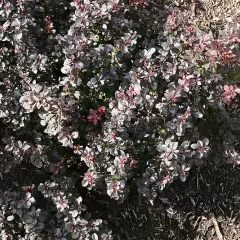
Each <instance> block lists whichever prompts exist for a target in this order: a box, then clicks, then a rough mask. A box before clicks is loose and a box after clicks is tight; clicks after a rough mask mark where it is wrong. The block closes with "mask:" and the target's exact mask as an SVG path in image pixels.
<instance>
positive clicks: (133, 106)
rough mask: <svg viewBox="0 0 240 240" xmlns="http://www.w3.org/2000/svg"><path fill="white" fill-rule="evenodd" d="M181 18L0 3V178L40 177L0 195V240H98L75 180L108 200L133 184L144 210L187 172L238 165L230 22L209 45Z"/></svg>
mask: <svg viewBox="0 0 240 240" xmlns="http://www.w3.org/2000/svg"><path fill="white" fill-rule="evenodd" d="M166 11H168V16H167V19H165V20H164V17H165V15H166V14H165V12H166ZM187 16H188V13H187V12H181V11H179V10H178V9H171V8H167V7H166V9H165V10H164V11H160V10H159V9H156V7H155V5H153V4H152V3H151V1H148V0H145V1H143V0H129V1H128V0H126V1H123V0H91V1H90V0H74V1H72V2H71V3H70V4H69V2H68V1H65V0H61V1H57V2H55V1H50V0H47V1H31V0H9V1H4V0H2V1H0V51H1V54H0V73H1V81H0V124H1V128H0V133H1V144H0V173H8V172H11V171H14V169H16V168H17V167H18V165H19V164H21V163H22V162H30V163H31V164H32V165H34V166H35V167H36V168H38V169H39V170H40V171H42V172H50V173H51V179H43V181H42V183H41V184H39V186H38V188H37V189H34V190H32V192H31V191H27V192H26V191H23V190H21V189H16V190H11V189H9V191H1V192H0V201H1V204H0V205H1V209H0V219H1V220H0V228H1V232H0V236H1V239H16V238H17V239H56V240H57V239H59V240H60V239H61V240H63V239H85V240H87V239H92V240H98V239H103V240H110V239H113V238H112V235H111V232H110V231H109V230H107V229H106V227H105V226H104V224H103V223H102V222H103V221H102V220H100V219H92V217H91V216H90V214H89V213H88V212H87V209H86V207H85V206H84V204H83V203H82V202H83V198H84V196H80V193H79V192H78V191H77V188H76V185H77V184H76V183H77V181H78V180H79V179H80V180H81V183H82V187H84V188H88V190H92V191H93V190H98V191H102V192H103V193H106V194H108V195H109V196H110V197H111V198H113V199H116V200H123V199H124V198H126V196H127V194H128V191H129V182H133V181H132V180H134V181H135V183H136V184H137V186H138V189H139V192H140V193H141V194H142V195H144V196H146V197H147V198H148V199H149V200H150V201H153V200H154V199H157V198H158V196H159V194H161V191H162V190H163V189H164V187H165V186H166V184H168V183H171V182H172V181H173V180H174V179H176V178H180V179H181V180H182V181H185V180H186V176H187V173H188V171H189V170H190V169H191V167H192V166H193V165H197V166H199V165H201V164H205V163H207V162H209V159H213V160H216V161H217V162H219V161H221V162H223V163H232V164H239V163H240V144H239V138H238V135H239V132H240V127H239V126H240V124H239V123H240V111H239V109H240V108H239V104H240V98H239V95H240V74H239V72H240V67H239V59H240V58H239V57H240V49H239V43H240V22H239V19H233V20H232V21H231V22H229V23H228V24H227V25H226V28H225V29H224V30H222V31H220V32H219V34H218V36H215V37H214V36H213V34H212V33H211V32H209V33H205V32H203V31H201V30H199V29H196V28H193V27H192V26H191V24H189V22H188V17H187ZM38 191H40V192H41V193H42V195H43V197H44V198H45V201H46V202H47V206H46V207H45V208H43V209H40V208H38V205H37V202H38V199H37V198H35V197H34V194H35V193H36V192H38ZM23 232H24V233H23Z"/></svg>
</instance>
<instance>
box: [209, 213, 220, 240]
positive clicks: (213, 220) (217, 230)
mask: <svg viewBox="0 0 240 240" xmlns="http://www.w3.org/2000/svg"><path fill="white" fill-rule="evenodd" d="M211 220H212V222H213V225H214V227H215V231H216V234H217V237H218V239H219V240H223V235H222V233H221V232H220V229H219V226H218V222H217V220H216V218H215V216H214V213H211Z"/></svg>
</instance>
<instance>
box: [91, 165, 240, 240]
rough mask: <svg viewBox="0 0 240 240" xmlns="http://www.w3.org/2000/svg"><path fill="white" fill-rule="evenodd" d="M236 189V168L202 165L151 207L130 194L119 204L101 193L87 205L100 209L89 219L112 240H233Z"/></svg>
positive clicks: (239, 198)
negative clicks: (101, 224)
mask: <svg viewBox="0 0 240 240" xmlns="http://www.w3.org/2000/svg"><path fill="white" fill-rule="evenodd" d="M239 185H240V167H239V166H231V165H222V166H218V167H216V166H211V167H210V166H206V167H202V168H198V169H197V168H195V169H192V171H190V175H189V177H188V178H187V181H186V182H184V183H182V182H181V181H178V180H177V181H175V182H173V183H172V184H170V185H169V186H168V187H167V188H165V189H164V191H163V192H162V194H161V197H160V199H159V200H157V201H156V202H155V204H154V206H152V205H151V204H150V203H149V202H148V201H147V199H144V198H143V197H141V196H139V195H138V193H137V191H136V190H132V191H131V195H130V196H129V197H128V199H127V200H126V201H125V202H124V203H122V204H119V203H117V202H115V201H113V200H109V199H106V198H105V197H104V198H103V197H102V196H101V195H95V198H92V197H90V198H89V199H88V201H87V202H88V205H89V207H88V209H100V211H99V212H97V214H96V213H93V214H94V215H95V216H94V217H101V218H103V219H105V220H107V221H108V224H109V227H110V228H112V230H113V232H114V233H115V234H116V235H115V239H117V240H120V239H121V240H135V239H136V240H137V239H138V240H139V239H141V240H165V239H166V240H167V239H168V240H217V239H221V240H223V239H224V240H237V239H240V224H239V220H240V215H239V207H240V188H239ZM90 206H91V208H90Z"/></svg>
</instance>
